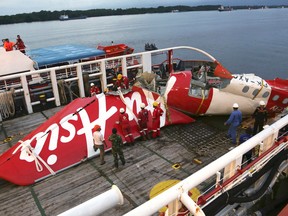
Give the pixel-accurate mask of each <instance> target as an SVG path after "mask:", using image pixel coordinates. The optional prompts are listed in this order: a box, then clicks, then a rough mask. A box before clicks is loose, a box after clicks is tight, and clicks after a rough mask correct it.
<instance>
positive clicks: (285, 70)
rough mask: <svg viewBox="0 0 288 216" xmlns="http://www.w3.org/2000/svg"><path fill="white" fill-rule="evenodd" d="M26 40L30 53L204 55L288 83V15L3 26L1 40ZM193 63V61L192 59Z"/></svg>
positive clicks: (213, 14) (185, 15) (183, 15)
mask: <svg viewBox="0 0 288 216" xmlns="http://www.w3.org/2000/svg"><path fill="white" fill-rule="evenodd" d="M17 34H20V35H21V37H22V39H23V40H24V42H25V43H26V45H27V47H28V48H29V49H34V48H40V47H46V46H54V45H59V44H83V45H88V46H91V47H95V46H97V45H99V44H101V45H109V44H110V43H111V41H114V43H126V44H127V45H129V46H131V47H134V48H135V52H141V51H144V45H145V43H148V42H149V43H155V44H156V46H157V47H158V48H168V47H173V46H193V47H196V48H199V49H202V50H204V51H206V52H208V53H210V54H211V55H212V56H214V57H215V58H216V59H217V60H218V61H220V62H221V63H222V65H223V66H224V67H226V68H227V69H228V70H229V71H230V72H232V73H255V74H256V75H258V76H260V77H262V78H264V79H274V78H275V77H280V78H283V79H288V9H284V8H281V9H280V8H279V9H258V10H234V11H230V12H218V11H201V12H179V13H165V14H143V15H124V16H107V17H94V18H87V19H82V20H69V21H49V22H34V23H21V24H11V25H0V38H1V39H2V38H9V39H10V40H11V41H15V39H16V35H17ZM188 58H189V57H187V59H188Z"/></svg>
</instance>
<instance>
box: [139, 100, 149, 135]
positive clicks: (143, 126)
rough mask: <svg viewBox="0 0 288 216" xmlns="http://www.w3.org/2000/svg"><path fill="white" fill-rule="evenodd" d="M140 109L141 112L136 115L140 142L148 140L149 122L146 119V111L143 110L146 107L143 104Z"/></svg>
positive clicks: (147, 114) (147, 113)
mask: <svg viewBox="0 0 288 216" xmlns="http://www.w3.org/2000/svg"><path fill="white" fill-rule="evenodd" d="M140 107H141V110H140V112H139V113H138V124H139V128H140V134H141V137H142V140H146V139H149V133H148V126H147V124H148V120H149V118H148V116H149V112H148V110H147V109H145V107H146V105H145V104H144V103H141V105H140Z"/></svg>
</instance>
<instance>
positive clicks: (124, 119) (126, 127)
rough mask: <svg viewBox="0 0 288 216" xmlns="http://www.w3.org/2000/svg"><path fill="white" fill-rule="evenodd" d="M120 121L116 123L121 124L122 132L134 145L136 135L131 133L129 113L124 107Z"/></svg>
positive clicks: (121, 109)
mask: <svg viewBox="0 0 288 216" xmlns="http://www.w3.org/2000/svg"><path fill="white" fill-rule="evenodd" d="M119 111H120V114H119V121H117V122H116V124H119V125H120V127H121V129H122V134H123V136H124V138H125V140H126V142H127V143H128V144H131V145H134V137H133V135H132V133H131V127H130V123H129V117H128V114H127V113H126V112H125V109H124V108H120V110H119Z"/></svg>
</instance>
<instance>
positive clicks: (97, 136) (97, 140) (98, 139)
mask: <svg viewBox="0 0 288 216" xmlns="http://www.w3.org/2000/svg"><path fill="white" fill-rule="evenodd" d="M100 131H101V127H100V126H99V125H95V126H94V132H93V142H94V145H95V147H96V149H97V148H99V150H100V160H101V163H100V165H103V164H105V160H104V154H105V152H104V145H105V147H106V148H107V144H106V142H105V140H104V137H103V135H102V134H101V132H100Z"/></svg>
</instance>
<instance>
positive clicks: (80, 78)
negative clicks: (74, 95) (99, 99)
mask: <svg viewBox="0 0 288 216" xmlns="http://www.w3.org/2000/svg"><path fill="white" fill-rule="evenodd" d="M76 73H77V77H78V88H79V94H80V97H82V98H83V97H85V90H84V82H83V73H82V67H81V64H78V65H77V66H76Z"/></svg>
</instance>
